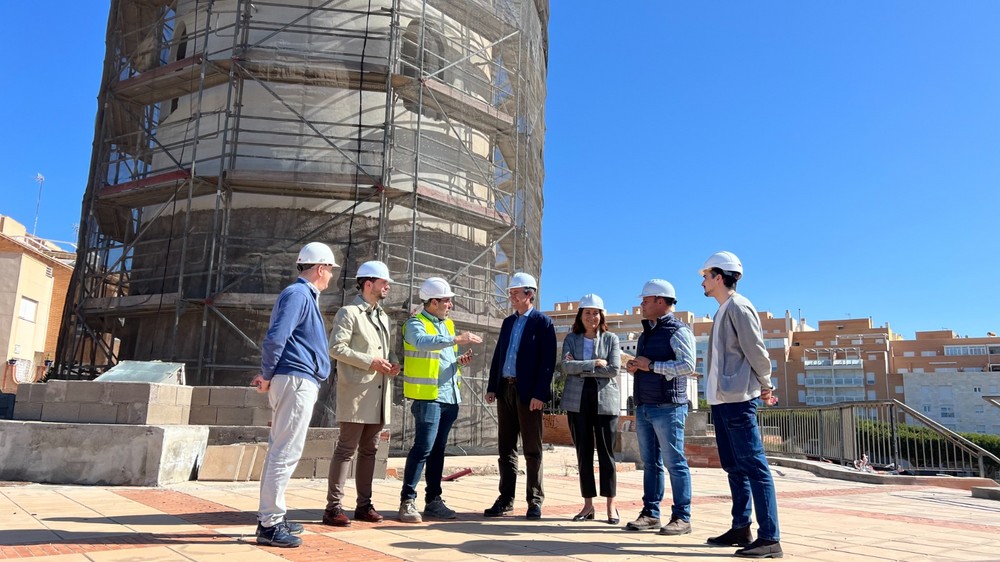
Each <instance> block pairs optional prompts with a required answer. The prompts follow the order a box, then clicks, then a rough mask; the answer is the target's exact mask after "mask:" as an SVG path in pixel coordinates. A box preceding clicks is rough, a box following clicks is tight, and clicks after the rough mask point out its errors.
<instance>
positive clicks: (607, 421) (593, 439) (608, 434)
mask: <svg viewBox="0 0 1000 562" xmlns="http://www.w3.org/2000/svg"><path fill="white" fill-rule="evenodd" d="M587 382H590V381H587ZM595 382H596V381H595ZM588 387H593V388H588ZM566 417H567V418H568V419H569V433H570V436H571V437H572V438H573V444H574V445H576V462H577V466H579V467H580V495H581V496H583V497H585V498H592V497H595V496H596V495H597V488H596V486H595V485H594V446H595V444H596V446H597V463H598V465H599V466H600V472H601V496H602V497H605V498H613V497H615V495H616V488H617V483H618V479H617V474H616V472H615V452H614V446H615V434H616V433H617V432H618V416H614V415H602V414H598V413H597V385H596V384H593V385H590V384H585V385H584V387H583V395H582V396H581V399H580V411H579V412H567V413H566Z"/></svg>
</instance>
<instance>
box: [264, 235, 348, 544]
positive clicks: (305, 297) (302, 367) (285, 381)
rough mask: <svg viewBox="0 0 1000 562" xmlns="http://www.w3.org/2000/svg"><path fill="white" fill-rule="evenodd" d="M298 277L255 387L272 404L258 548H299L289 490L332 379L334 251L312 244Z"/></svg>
mask: <svg viewBox="0 0 1000 562" xmlns="http://www.w3.org/2000/svg"><path fill="white" fill-rule="evenodd" d="M296 264H297V267H298V270H299V278H298V279H297V280H296V281H295V283H292V284H291V285H289V286H288V287H286V288H285V290H284V291H282V292H281V294H280V295H278V300H277V301H276V302H275V303H274V309H273V310H272V311H271V323H270V327H269V328H268V329H267V334H265V336H264V341H263V343H262V344H261V361H260V362H261V365H260V374H259V375H257V376H255V377H254V378H253V382H251V384H252V385H253V386H256V387H257V392H261V393H267V395H268V400H269V401H270V403H271V434H270V437H269V438H268V442H267V444H268V446H267V458H266V459H265V460H264V468H263V472H262V473H261V476H260V509H259V513H258V515H257V520H258V524H257V544H262V545H266V546H280V547H285V548H292V547H297V546H299V545H301V544H302V539H300V538H299V537H297V536H295V535H297V534H299V533H301V532H302V525H300V524H298V523H292V522H289V521H287V520H286V519H285V513H286V512H287V508H286V505H285V488H287V487H288V480H289V479H290V478H291V477H292V473H294V472H295V467H296V465H298V464H299V459H300V458H301V457H302V449H303V447H304V446H305V442H306V432H307V431H308V429H309V419H310V418H311V417H312V411H313V406H314V405H315V404H316V396H317V394H318V393H319V385H320V383H322V382H323V381H325V380H326V379H327V377H329V376H330V356H329V353H328V352H327V348H328V345H327V337H326V326H325V325H324V324H323V315H322V314H321V313H320V310H319V294H320V293H321V292H322V291H323V290H324V289H326V288H327V287H328V286H329V285H330V281H331V280H332V279H333V270H334V268H336V267H338V266H337V262H336V261H334V258H333V251H332V250H330V247H329V246H327V245H326V244H323V243H321V242H310V243H308V244H306V245H305V246H303V247H302V250H301V251H299V257H298V259H297V260H296Z"/></svg>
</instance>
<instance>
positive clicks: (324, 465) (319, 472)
mask: <svg viewBox="0 0 1000 562" xmlns="http://www.w3.org/2000/svg"><path fill="white" fill-rule="evenodd" d="M329 475H330V459H329V458H325V459H316V478H325V477H327V476H329Z"/></svg>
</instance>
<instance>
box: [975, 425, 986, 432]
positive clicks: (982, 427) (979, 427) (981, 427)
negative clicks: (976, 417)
mask: <svg viewBox="0 0 1000 562" xmlns="http://www.w3.org/2000/svg"><path fill="white" fill-rule="evenodd" d="M976 433H986V424H981V425H977V426H976Z"/></svg>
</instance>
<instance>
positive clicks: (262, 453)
mask: <svg viewBox="0 0 1000 562" xmlns="http://www.w3.org/2000/svg"><path fill="white" fill-rule="evenodd" d="M254 445H255V446H256V447H257V456H256V457H255V458H254V462H253V467H252V468H251V469H250V480H255V481H257V482H260V475H261V474H263V473H264V461H265V460H267V444H266V443H255V444H254Z"/></svg>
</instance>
